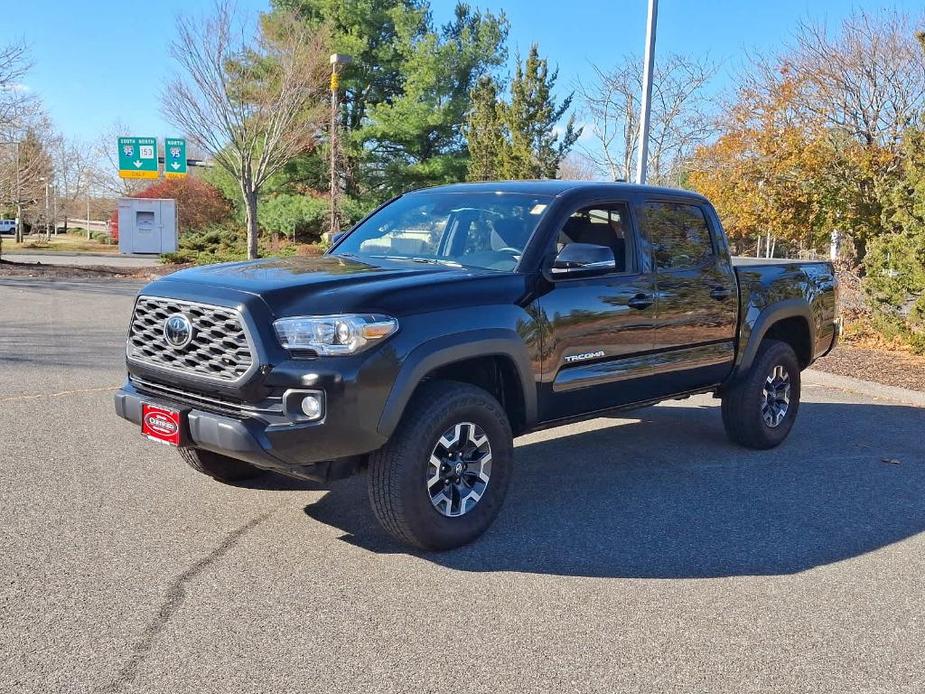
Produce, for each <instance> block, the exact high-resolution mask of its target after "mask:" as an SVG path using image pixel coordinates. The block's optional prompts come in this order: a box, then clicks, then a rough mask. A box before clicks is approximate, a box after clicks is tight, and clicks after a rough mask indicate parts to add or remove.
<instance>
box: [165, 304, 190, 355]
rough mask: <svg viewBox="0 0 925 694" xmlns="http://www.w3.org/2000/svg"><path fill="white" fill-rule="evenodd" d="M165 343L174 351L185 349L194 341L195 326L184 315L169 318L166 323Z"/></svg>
mask: <svg viewBox="0 0 925 694" xmlns="http://www.w3.org/2000/svg"><path fill="white" fill-rule="evenodd" d="M164 341H165V342H166V343H167V344H168V345H170V346H171V347H173V348H174V349H183V348H184V347H186V346H187V345H188V344H189V343H190V342H192V341H193V324H192V323H191V322H190V319H189V318H187V317H186V316H185V315H184V314H182V313H174V314H173V315H172V316H167V320H165V321H164Z"/></svg>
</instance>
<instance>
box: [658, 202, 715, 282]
mask: <svg viewBox="0 0 925 694" xmlns="http://www.w3.org/2000/svg"><path fill="white" fill-rule="evenodd" d="M642 217H643V218H642V224H643V229H644V230H645V233H646V236H647V237H648V239H649V242H650V243H651V244H652V255H653V257H654V260H655V267H656V269H657V270H674V269H677V268H689V267H697V266H700V265H704V264H705V263H708V262H711V261H712V258H713V241H712V240H711V238H710V227H709V226H708V225H707V218H706V217H705V216H704V214H703V210H701V209H700V208H699V207H697V206H696V205H685V204H682V203H675V202H649V203H646V205H645V207H644V208H643V215H642Z"/></svg>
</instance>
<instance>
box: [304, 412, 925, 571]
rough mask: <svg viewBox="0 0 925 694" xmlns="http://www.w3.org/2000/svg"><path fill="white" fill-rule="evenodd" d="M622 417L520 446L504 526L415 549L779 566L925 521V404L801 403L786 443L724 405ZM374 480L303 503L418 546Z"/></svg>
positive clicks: (665, 564)
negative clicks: (398, 527)
mask: <svg viewBox="0 0 925 694" xmlns="http://www.w3.org/2000/svg"><path fill="white" fill-rule="evenodd" d="M617 422H618V425H616V426H605V427H604V428H598V429H595V430H590V431H586V432H584V433H579V434H575V435H572V436H558V437H556V436H555V433H556V432H555V430H553V431H552V432H547V433H546V434H544V435H542V436H545V437H547V438H546V439H545V440H539V441H537V440H533V439H527V440H526V441H527V442H525V443H520V445H519V446H518V447H517V449H516V451H515V458H516V472H515V474H514V478H513V480H512V482H511V488H510V492H509V494H508V498H507V501H506V503H505V507H504V509H503V510H502V512H501V514H500V516H499V517H498V519H497V520H496V522H495V524H494V525H493V526H492V528H490V529H489V531H488V532H487V533H486V534H485V535H484V536H483V537H482V538H481V539H480V540H479V541H477V542H476V543H474V544H472V545H470V546H467V547H463V548H461V549H458V550H454V551H450V552H444V553H419V554H417V556H419V557H421V558H423V559H425V560H427V561H432V562H435V563H437V564H440V565H443V566H447V567H449V568H453V569H458V570H462V571H517V572H527V573H539V574H559V575H572V576H596V577H625V578H701V577H703V578H705V577H718V576H741V575H773V574H789V573H795V572H799V571H804V570H806V569H811V568H813V567H815V566H820V565H824V564H830V563H832V562H837V561H840V560H843V559H849V558H851V557H856V556H859V555H862V554H864V553H867V552H871V551H874V550H877V549H879V548H881V547H884V546H886V545H889V544H891V543H894V542H897V541H899V540H902V539H904V538H908V537H910V536H913V535H915V534H917V533H919V532H921V531H922V530H925V437H923V435H922V434H923V432H925V410H922V409H916V408H912V407H902V406H888V405H865V404H837V403H836V404H822V403H803V404H802V405H801V412H800V417H799V419H798V422H797V425H796V427H795V428H794V430H793V432H792V434H791V436H790V438H789V439H788V441H786V442H785V443H784V444H783V445H782V446H781V447H780V448H778V449H776V450H774V451H750V450H746V449H742V448H738V447H735V446H733V445H732V444H730V443H728V442H727V441H726V439H725V436H724V434H723V431H722V424H721V422H720V418H719V412H718V408H717V407H696V406H695V407H676V406H671V407H654V408H649V409H646V410H643V411H641V412H638V413H635V418H633V419H624V420H617ZM533 438H534V439H535V438H538V437H533ZM523 441H524V440H523V439H521V442H523ZM884 459H887V460H892V461H894V462H884ZM897 461H898V462H897ZM365 482H366V481H365V478H363V477H360V478H354V479H351V480H347V481H345V482H342V483H339V484H336V485H333V486H332V488H331V491H330V492H329V493H328V494H326V495H325V496H324V497H323V498H322V499H321V500H319V501H318V502H317V503H314V504H311V505H309V506H307V507H306V508H305V513H306V514H307V515H309V516H310V517H311V518H314V519H315V520H318V521H320V522H322V523H326V524H329V525H332V526H335V527H337V528H340V529H342V530H343V531H344V532H345V533H346V534H345V536H344V537H343V539H344V540H345V541H347V542H350V543H352V544H354V545H357V546H360V547H363V548H366V549H368V550H370V551H374V552H378V553H405V552H407V550H406V548H404V547H402V546H401V545H399V544H397V543H395V542H393V541H392V540H391V539H390V538H389V537H388V536H387V535H386V534H385V533H384V532H383V531H382V530H381V529H380V528H379V526H378V525H377V523H376V521H375V518H374V517H373V515H372V512H371V511H370V510H369V505H368V502H367V500H366V485H365Z"/></svg>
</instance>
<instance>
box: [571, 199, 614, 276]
mask: <svg viewBox="0 0 925 694" xmlns="http://www.w3.org/2000/svg"><path fill="white" fill-rule="evenodd" d="M626 210H627V208H626V205H624V204H614V205H593V206H591V207H584V208H582V209H580V210H578V211H577V212H575V213H574V214H572V216H571V217H569V218H568V219H567V220H566V222H565V224H564V225H563V226H562V230H561V231H560V232H559V240H558V244H557V247H556V250H557V251H561V250H562V249H563V248H565V246H567V245H568V244H570V243H590V244H594V245H596V246H607V247H608V248H610V249H611V250H612V251H613V257H614V260H615V261H616V265H617V269H616V272H626V271H627V260H626V258H627V252H626V230H625V225H626V220H627V219H628V214H627V211H626Z"/></svg>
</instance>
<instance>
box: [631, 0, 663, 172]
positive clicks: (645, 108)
mask: <svg viewBox="0 0 925 694" xmlns="http://www.w3.org/2000/svg"><path fill="white" fill-rule="evenodd" d="M657 24H658V0H649V16H648V21H647V22H646V56H645V63H644V64H643V67H642V104H641V109H640V111H641V113H640V117H639V146H638V147H637V148H636V149H637V150H639V159H638V160H637V161H636V183H640V184H644V183H645V182H646V168H647V165H648V158H649V116H650V114H651V112H652V73H653V71H654V70H655V27H656V25H657Z"/></svg>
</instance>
